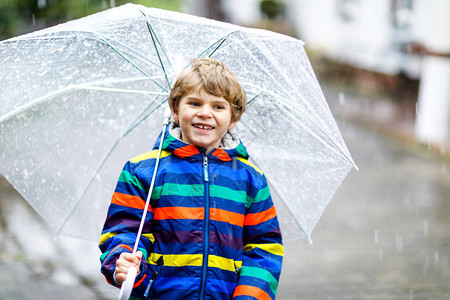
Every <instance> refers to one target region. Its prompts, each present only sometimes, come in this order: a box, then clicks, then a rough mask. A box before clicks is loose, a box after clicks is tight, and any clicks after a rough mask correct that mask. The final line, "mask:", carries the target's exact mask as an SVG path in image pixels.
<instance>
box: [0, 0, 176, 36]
mask: <svg viewBox="0 0 450 300" xmlns="http://www.w3.org/2000/svg"><path fill="white" fill-rule="evenodd" d="M182 1H183V0H114V1H112V0H1V1H0V40H3V39H6V38H10V37H13V36H17V35H21V34H24V33H27V32H31V31H35V30H39V29H42V28H45V27H49V26H53V25H56V24H59V23H62V22H66V21H69V20H74V19H78V18H81V17H84V16H86V15H90V14H94V13H97V12H99V11H102V10H105V9H108V8H110V7H111V4H115V6H120V5H123V4H126V3H134V4H141V5H144V6H149V7H158V8H163V9H168V10H176V11H179V10H180V6H181V4H182Z"/></svg>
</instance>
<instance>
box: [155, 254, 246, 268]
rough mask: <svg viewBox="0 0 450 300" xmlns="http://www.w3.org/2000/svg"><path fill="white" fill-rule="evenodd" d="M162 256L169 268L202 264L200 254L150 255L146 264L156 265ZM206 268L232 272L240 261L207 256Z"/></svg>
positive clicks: (240, 265)
mask: <svg viewBox="0 0 450 300" xmlns="http://www.w3.org/2000/svg"><path fill="white" fill-rule="evenodd" d="M161 256H163V259H164V265H165V266H170V267H185V266H201V265H202V263H203V255H202V254H165V255H162V254H158V253H151V254H150V257H149V258H148V260H147V262H148V263H149V264H152V265H156V261H157V260H158V259H159V258H160V257H161ZM208 267H212V268H219V269H222V270H227V271H231V272H234V271H236V269H238V268H240V267H242V261H234V260H232V259H229V258H224V257H220V256H216V255H209V256H208Z"/></svg>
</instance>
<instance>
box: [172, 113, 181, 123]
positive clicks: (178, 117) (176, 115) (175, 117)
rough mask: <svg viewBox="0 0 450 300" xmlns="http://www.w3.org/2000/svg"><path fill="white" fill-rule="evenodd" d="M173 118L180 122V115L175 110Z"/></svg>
mask: <svg viewBox="0 0 450 300" xmlns="http://www.w3.org/2000/svg"><path fill="white" fill-rule="evenodd" d="M172 117H173V120H174V121H175V122H178V121H179V120H180V116H179V115H178V113H176V112H174V111H173V110H172Z"/></svg>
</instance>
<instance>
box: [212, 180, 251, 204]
mask: <svg viewBox="0 0 450 300" xmlns="http://www.w3.org/2000/svg"><path fill="white" fill-rule="evenodd" d="M210 195H211V196H212V197H218V198H223V199H227V200H231V201H234V202H237V203H245V206H246V207H247V208H248V207H249V206H250V203H251V202H252V199H248V197H247V193H246V192H245V191H236V190H233V189H230V188H227V187H224V186H220V185H211V186H210ZM248 200H250V201H248Z"/></svg>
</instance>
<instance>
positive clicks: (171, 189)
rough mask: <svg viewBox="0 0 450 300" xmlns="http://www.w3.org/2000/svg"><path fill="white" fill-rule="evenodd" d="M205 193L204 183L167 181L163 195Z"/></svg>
mask: <svg viewBox="0 0 450 300" xmlns="http://www.w3.org/2000/svg"><path fill="white" fill-rule="evenodd" d="M203 195H204V187H203V184H178V183H165V184H164V188H163V189H162V191H161V196H186V197H197V196H203Z"/></svg>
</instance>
